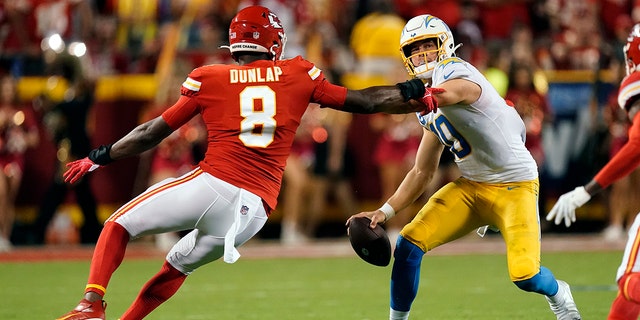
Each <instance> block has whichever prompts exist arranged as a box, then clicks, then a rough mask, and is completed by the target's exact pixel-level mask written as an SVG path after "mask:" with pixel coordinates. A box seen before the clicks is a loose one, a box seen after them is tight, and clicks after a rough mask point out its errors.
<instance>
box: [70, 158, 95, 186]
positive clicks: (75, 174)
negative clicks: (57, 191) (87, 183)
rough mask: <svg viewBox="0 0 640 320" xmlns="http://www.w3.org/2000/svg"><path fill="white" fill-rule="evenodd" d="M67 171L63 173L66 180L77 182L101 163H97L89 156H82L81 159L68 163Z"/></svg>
mask: <svg viewBox="0 0 640 320" xmlns="http://www.w3.org/2000/svg"><path fill="white" fill-rule="evenodd" d="M67 168H68V169H67V171H65V172H64V174H62V177H63V178H64V182H66V183H75V182H76V181H78V180H80V178H82V177H83V176H84V175H85V174H87V173H89V172H91V171H93V170H95V169H98V168H100V165H97V164H95V163H94V162H93V161H91V160H89V158H82V159H80V160H76V161H72V162H69V163H67Z"/></svg>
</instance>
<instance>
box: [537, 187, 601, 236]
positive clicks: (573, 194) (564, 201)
mask: <svg viewBox="0 0 640 320" xmlns="http://www.w3.org/2000/svg"><path fill="white" fill-rule="evenodd" d="M589 199H591V195H590V194H589V193H588V192H587V190H585V189H584V187H583V186H580V187H577V188H575V189H574V190H573V191H569V192H567V193H565V194H563V195H561V196H560V198H558V202H556V204H555V205H554V206H553V208H551V211H549V214H548V215H547V221H551V220H554V219H555V220H554V222H555V224H557V225H558V224H560V222H561V221H563V220H564V225H565V226H567V228H568V227H569V226H571V223H573V222H576V209H577V208H579V207H581V206H582V205H583V204H585V203H587V201H589Z"/></svg>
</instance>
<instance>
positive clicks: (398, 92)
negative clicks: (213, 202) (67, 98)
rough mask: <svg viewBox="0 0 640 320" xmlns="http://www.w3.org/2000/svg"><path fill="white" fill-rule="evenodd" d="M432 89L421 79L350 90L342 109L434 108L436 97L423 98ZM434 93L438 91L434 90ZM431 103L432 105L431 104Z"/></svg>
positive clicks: (390, 110) (396, 110)
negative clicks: (393, 84)
mask: <svg viewBox="0 0 640 320" xmlns="http://www.w3.org/2000/svg"><path fill="white" fill-rule="evenodd" d="M432 90H438V89H432V88H427V87H425V85H424V83H423V82H422V80H420V79H413V80H409V81H406V82H401V83H398V84H396V85H395V86H374V87H368V88H364V89H361V90H348V91H347V97H346V99H345V102H344V106H343V107H342V108H341V109H340V110H342V111H346V112H352V113H367V114H369V113H377V112H385V113H410V112H421V111H425V109H429V112H430V111H432V110H433V109H434V105H433V103H435V104H436V106H435V107H437V102H436V101H435V99H429V100H427V101H425V100H423V98H424V97H425V93H429V96H431V91H432ZM434 93H436V92H435V91H434ZM428 103H431V104H432V105H429V104H428Z"/></svg>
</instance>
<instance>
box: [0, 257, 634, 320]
mask: <svg viewBox="0 0 640 320" xmlns="http://www.w3.org/2000/svg"><path fill="white" fill-rule="evenodd" d="M621 254H622V252H583V253H549V254H543V257H542V259H543V264H544V265H546V266H547V267H549V268H550V269H551V270H552V271H553V272H554V273H555V274H556V276H557V277H558V278H560V279H564V280H566V281H567V282H569V283H570V284H571V285H572V287H573V295H574V298H575V300H576V303H577V304H578V307H579V308H580V310H581V313H582V316H583V319H586V320H597V319H606V315H607V312H608V310H609V306H610V304H611V301H612V300H613V298H614V297H615V294H616V293H615V287H614V286H613V285H614V283H613V281H614V280H613V278H614V276H615V270H616V268H617V265H618V263H619V260H620V256H621ZM161 263H162V260H161V259H160V260H159V259H154V260H125V262H124V263H123V265H122V266H121V268H120V269H119V270H118V271H117V272H116V274H115V275H114V277H113V279H112V281H111V284H110V285H109V292H108V294H107V297H106V300H107V302H108V304H109V306H108V308H107V319H117V317H118V316H120V315H121V314H122V312H123V311H124V310H125V309H126V308H127V306H128V305H129V303H130V302H131V301H132V300H133V299H134V297H135V295H136V294H137V292H138V290H139V289H140V287H141V286H142V285H143V283H144V282H145V281H146V280H147V279H148V278H149V277H150V276H152V275H153V274H154V273H155V272H156V271H157V270H158V269H159V267H160V265H161ZM88 266H89V264H88V262H87V261H84V262H77V261H76V262H41V263H3V264H0V288H1V289H0V319H3V320H9V319H29V320H32V319H54V318H55V317H56V316H59V315H61V314H63V313H65V312H67V311H69V310H70V309H71V308H73V307H74V306H75V304H76V303H77V302H78V300H79V299H80V298H81V294H82V291H83V288H84V284H85V281H86V276H87V273H88ZM390 272H391V267H390V266H389V267H386V268H380V267H374V266H371V265H368V264H366V263H364V262H363V261H361V260H359V259H357V258H355V257H354V258H331V259H320V258H317V259H270V260H262V259H240V260H239V261H238V262H236V263H235V264H233V265H228V264H225V263H223V262H221V261H217V262H215V263H213V264H210V265H207V266H205V267H203V268H201V269H200V270H198V271H196V272H195V273H194V274H193V275H191V276H190V277H189V278H188V279H187V281H186V282H185V284H184V285H183V287H182V288H181V289H180V291H178V293H177V294H176V295H175V296H174V297H173V298H172V299H170V300H169V301H168V302H167V303H165V304H164V305H162V306H160V308H158V309H156V310H155V311H154V312H153V313H152V314H151V315H149V316H148V317H147V319H151V320H153V319H156V320H160V319H167V320H168V319H171V320H173V319H181V320H188V319H194V320H195V319H259V320H271V319H273V320H287V319H291V320H293V319H323V320H324V319H338V320H342V319H354V320H365V319H371V320H373V319H387V318H388V308H389V307H388V290H389V289H388V284H389V275H390ZM412 319H423V320H428V319H433V320H436V319H438V320H448V319H454V320H457V319H474V320H484V319H486V320H496V319H510V320H513V319H535V320H540V319H555V317H554V316H553V314H552V313H551V311H550V310H549V307H548V305H547V302H546V301H545V299H544V297H542V296H540V295H537V294H533V293H525V292H523V291H520V290H519V289H517V287H516V286H515V285H513V284H512V283H511V282H510V281H509V278H508V275H507V271H506V265H505V257H504V255H464V256H429V255H427V256H426V257H425V260H424V263H423V268H422V281H421V283H420V291H419V293H418V298H417V299H416V301H415V303H414V306H413V310H412Z"/></svg>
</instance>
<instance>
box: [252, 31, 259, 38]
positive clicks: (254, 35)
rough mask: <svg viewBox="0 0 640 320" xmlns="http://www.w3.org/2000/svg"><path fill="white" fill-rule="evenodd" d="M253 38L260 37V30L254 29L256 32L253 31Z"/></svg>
mask: <svg viewBox="0 0 640 320" xmlns="http://www.w3.org/2000/svg"><path fill="white" fill-rule="evenodd" d="M253 38H254V39H258V38H260V32H258V31H254V32H253Z"/></svg>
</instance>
